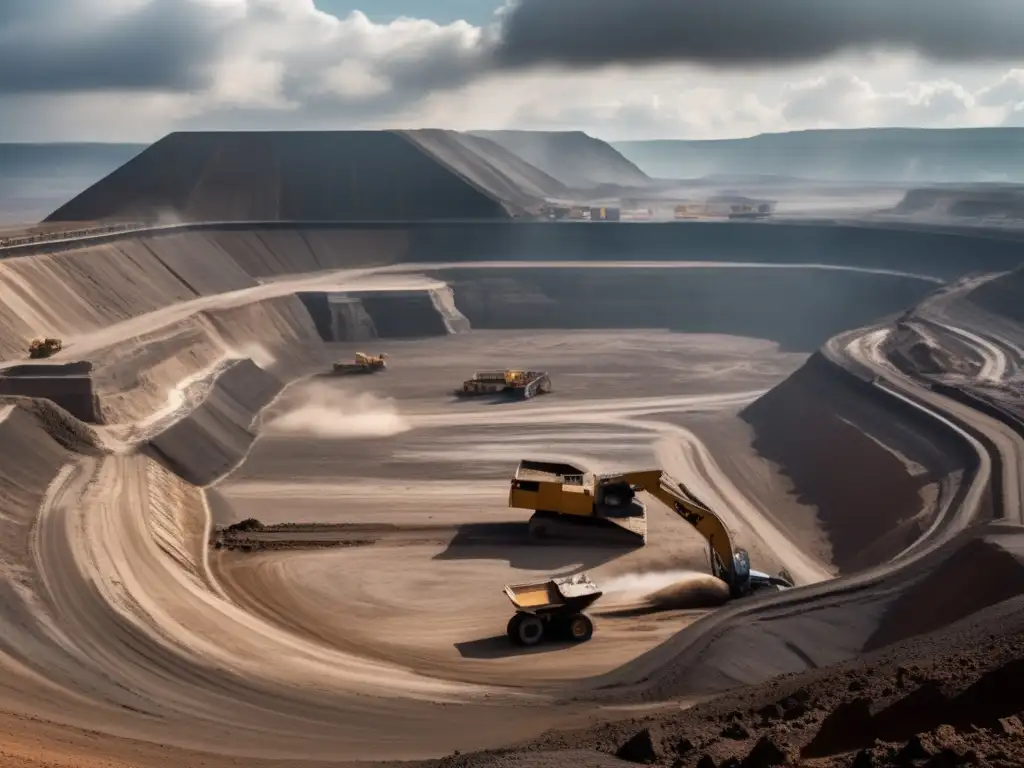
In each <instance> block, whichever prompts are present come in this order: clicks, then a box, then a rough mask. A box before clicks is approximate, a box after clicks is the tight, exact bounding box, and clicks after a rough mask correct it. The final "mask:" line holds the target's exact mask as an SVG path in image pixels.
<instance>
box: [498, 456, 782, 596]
mask: <svg viewBox="0 0 1024 768" xmlns="http://www.w3.org/2000/svg"><path fill="white" fill-rule="evenodd" d="M641 491H646V492H647V493H649V494H650V495H651V496H653V497H654V498H656V499H657V500H658V501H660V502H662V503H663V504H664V505H665V506H667V507H668V508H669V509H671V510H673V511H674V512H675V513H676V514H678V515H679V516H680V517H682V518H683V519H684V520H685V521H686V522H687V523H689V524H690V525H692V526H693V527H694V528H695V529H696V530H697V532H698V533H700V534H701V535H702V536H703V537H704V538H705V539H706V540H707V542H708V545H709V546H708V557H709V559H710V562H711V572H712V573H713V574H714V575H715V576H716V577H718V578H719V579H721V580H722V581H724V582H725V583H726V585H727V586H728V587H729V594H730V596H731V597H732V598H739V597H745V596H746V595H749V594H751V593H754V592H760V591H763V590H770V591H779V590H782V589H788V588H791V587H792V586H793V580H792V577H791V576H790V575H789V574H788V573H787V572H785V571H783V572H782V573H780V574H779V575H778V576H770V575H768V574H767V573H762V572H760V571H752V570H751V569H750V556H749V555H748V554H747V552H746V550H744V549H740V548H738V547H734V546H733V543H732V539H731V538H730V536H729V531H728V529H727V528H726V527H725V524H724V523H723V522H722V520H721V518H720V517H718V515H716V514H715V513H714V512H713V511H711V509H710V508H709V507H708V505H706V504H705V503H704V502H702V501H701V500H700V499H699V498H697V496H695V495H694V494H693V493H692V492H691V491H690V490H689V489H688V488H686V486H684V485H683V484H682V483H679V482H677V481H675V480H672V479H671V478H669V477H668V476H667V475H666V474H665V472H664V471H663V470H661V469H647V470H640V471H635V472H620V473H612V474H595V473H591V472H586V471H584V470H582V469H580V468H579V467H575V466H572V465H571V464H559V463H554V462H543V461H532V460H523V461H521V462H520V463H519V467H518V468H517V470H516V474H515V477H513V479H512V481H511V486H510V488H509V496H508V505H509V506H510V507H513V508H516V509H529V510H534V514H533V516H532V517H531V518H530V523H529V526H530V534H531V536H533V537H535V538H537V539H556V540H557V539H570V540H577V541H578V540H581V539H582V540H586V539H592V540H597V541H603V542H609V541H610V542H623V543H629V544H632V545H633V546H642V545H644V544H646V542H647V508H646V506H645V505H644V503H643V501H641V499H640V498H638V497H637V494H638V493H639V492H641Z"/></svg>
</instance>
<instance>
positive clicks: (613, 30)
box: [0, 0, 1024, 142]
mask: <svg viewBox="0 0 1024 768" xmlns="http://www.w3.org/2000/svg"><path fill="white" fill-rule="evenodd" d="M371 9H372V10H371ZM999 125H1007V126H1024V0H969V2H967V1H965V0H728V1H726V0H415V2H414V1H413V0H362V2H360V1H358V0H31V2H29V1H28V0H13V1H12V2H0V141H69V140H70V141H133V142H134V141H138V142H149V141H153V140H156V139H158V138H160V137H161V136H163V135H165V134H166V133H169V132H171V131H174V130H202V129H210V130H212V129H229V130H236V129H278V130H281V129H292V130H298V129H316V130H330V129H351V128H363V129H374V128H423V127H433V128H452V129H456V130H471V129H492V128H522V129H531V130H584V131H587V132H588V133H590V134H592V135H595V136H598V137H600V138H604V139H606V140H611V141H621V140H628V139H634V140H635V139H652V138H687V139H714V138H736V137H742V136H750V135H755V134H758V133H765V132H777V131H788V130H803V129H810V128H856V127H882V126H913V127H971V126H999Z"/></svg>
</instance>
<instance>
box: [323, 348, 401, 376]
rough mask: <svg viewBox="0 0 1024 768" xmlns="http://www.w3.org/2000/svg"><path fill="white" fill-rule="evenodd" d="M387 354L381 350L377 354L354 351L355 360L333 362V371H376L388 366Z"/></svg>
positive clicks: (342, 372)
mask: <svg viewBox="0 0 1024 768" xmlns="http://www.w3.org/2000/svg"><path fill="white" fill-rule="evenodd" d="M386 358H387V355H386V354H384V353H383V352H382V353H380V354H379V355H367V354H364V353H362V352H356V356H355V360H354V361H353V362H351V363H335V364H334V372H335V373H336V374H340V375H347V374H351V373H377V372H378V371H383V370H385V369H386V368H387V367H388V364H387V362H386Z"/></svg>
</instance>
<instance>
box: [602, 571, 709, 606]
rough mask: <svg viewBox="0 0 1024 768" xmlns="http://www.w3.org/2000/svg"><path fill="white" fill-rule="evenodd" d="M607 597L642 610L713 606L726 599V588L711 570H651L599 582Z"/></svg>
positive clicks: (612, 600)
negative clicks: (706, 571)
mask: <svg viewBox="0 0 1024 768" xmlns="http://www.w3.org/2000/svg"><path fill="white" fill-rule="evenodd" d="M601 587H602V590H603V592H604V594H605V597H606V598H610V601H611V602H615V603H617V604H620V605H630V606H633V608H634V610H638V611H642V612H645V613H646V612H654V611H670V610H694V609H698V608H713V607H716V606H719V605H722V604H723V603H725V602H726V601H727V600H728V599H729V588H728V587H727V586H726V584H725V582H724V581H722V580H721V579H718V578H715V577H714V576H712V575H711V574H710V573H702V572H700V571H689V570H673V571H651V572H646V573H627V574H623V575H621V576H616V577H614V578H612V579H609V580H608V581H606V582H604V583H603V584H602V585H601Z"/></svg>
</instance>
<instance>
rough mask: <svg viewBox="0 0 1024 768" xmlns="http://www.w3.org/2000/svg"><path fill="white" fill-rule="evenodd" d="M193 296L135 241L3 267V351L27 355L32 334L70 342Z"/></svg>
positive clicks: (5, 354)
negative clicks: (61, 338) (92, 331)
mask: <svg viewBox="0 0 1024 768" xmlns="http://www.w3.org/2000/svg"><path fill="white" fill-rule="evenodd" d="M195 295H196V294H195V293H194V292H193V291H192V290H191V289H190V288H189V287H188V286H187V285H186V284H185V283H183V282H182V281H181V280H180V279H179V278H177V277H176V276H175V275H174V274H173V273H171V272H170V271H169V270H168V269H167V268H166V267H165V266H164V265H163V264H161V263H160V261H159V259H157V258H156V256H154V255H153V254H152V253H151V252H149V251H148V250H145V249H143V248H139V247H138V246H137V244H134V243H133V241H129V240H125V241H119V242H118V243H117V244H109V245H102V246H95V247H92V248H83V249H77V250H74V251H69V252H66V253H56V254H52V255H40V256H30V257H25V258H19V259H8V260H6V261H3V262H0V354H2V355H3V357H4V358H6V359H11V358H21V357H26V356H27V349H28V344H29V341H30V340H31V339H32V338H33V337H35V336H41V335H45V336H60V337H65V338H66V337H69V336H73V335H77V334H81V333H83V332H86V331H91V330H96V329H99V328H103V327H106V326H108V325H110V324H112V323H114V322H118V321H120V320H125V319H127V318H129V317H135V316H138V315H141V314H145V313H146V312H152V311H153V310H155V309H160V308H162V307H166V306H168V305H170V304H173V303H175V302H179V301H184V300H187V299H191V298H194V297H195Z"/></svg>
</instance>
